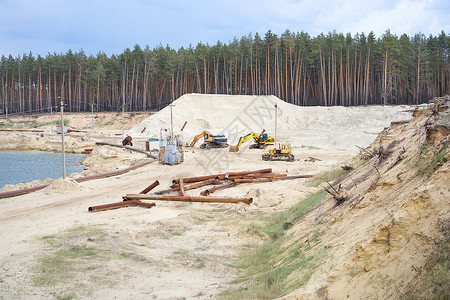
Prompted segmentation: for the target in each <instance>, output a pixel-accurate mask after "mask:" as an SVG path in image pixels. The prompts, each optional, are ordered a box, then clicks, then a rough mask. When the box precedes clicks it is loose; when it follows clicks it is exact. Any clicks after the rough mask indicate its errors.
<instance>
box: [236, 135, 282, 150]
mask: <svg viewBox="0 0 450 300" xmlns="http://www.w3.org/2000/svg"><path fill="white" fill-rule="evenodd" d="M265 131H266V130H263V131H262V132H261V134H257V133H255V132H251V133H249V134H247V135H244V136H241V137H240V138H239V141H238V143H237V145H236V146H230V149H229V151H230V152H238V151H239V148H240V147H241V145H242V144H243V143H245V142H246V141H248V140H250V139H252V138H253V139H254V140H255V143H254V144H252V145H250V147H249V148H250V149H264V148H266V147H267V146H269V145H273V142H274V138H273V137H269V136H268V135H267V133H264V132H265Z"/></svg>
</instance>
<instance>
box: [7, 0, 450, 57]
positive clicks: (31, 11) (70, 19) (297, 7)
mask: <svg viewBox="0 0 450 300" xmlns="http://www.w3.org/2000/svg"><path fill="white" fill-rule="evenodd" d="M449 3H450V2H449V1H448V0H390V1H388V0H379V1H378V0H371V1H366V0H360V1H358V0H346V1H333V0H324V1H323V0H302V1H296V0H270V1H269V0H223V1H214V0H184V1H183V0H126V1H119V0H109V1H104V0H71V1H66V0H59V1H58V0H0V12H1V14H0V56H1V55H5V56H8V55H10V54H11V55H13V56H14V57H16V56H18V55H22V54H24V53H29V52H30V51H31V52H32V53H33V54H34V55H35V56H36V55H37V54H40V55H42V56H46V55H47V54H48V53H55V52H56V53H66V52H67V51H68V50H69V49H71V50H72V51H74V52H76V51H80V50H81V49H83V50H84V51H85V53H86V54H87V55H96V54H97V53H98V52H99V51H102V52H105V53H106V54H107V55H111V54H120V53H122V52H123V50H124V49H126V48H130V49H132V48H133V46H134V45H135V44H139V45H140V46H141V47H143V48H144V47H145V46H146V45H148V46H149V47H150V48H154V47H155V46H157V45H159V44H162V45H163V46H166V45H169V46H170V47H171V48H174V49H179V48H180V47H182V46H184V47H188V46H189V44H192V45H193V46H195V45H197V43H198V42H202V43H205V44H206V43H208V44H210V45H214V44H216V43H217V41H221V42H222V43H229V42H230V41H231V40H233V38H234V37H237V38H240V37H242V36H243V35H248V34H249V33H251V34H255V33H256V32H258V33H259V34H260V35H261V36H264V34H265V33H266V32H267V31H268V30H269V29H270V30H272V32H273V33H275V34H278V35H279V34H281V33H282V32H284V31H285V30H286V29H289V30H290V31H292V32H300V31H305V32H307V33H309V34H310V35H311V36H316V35H318V34H320V33H322V32H323V33H328V32H330V31H333V30H336V31H337V32H338V33H344V34H345V33H348V32H350V33H351V34H352V35H354V34H355V33H357V32H365V33H366V34H367V33H369V32H370V31H373V32H374V33H375V35H376V36H377V37H379V36H380V35H382V34H383V33H384V32H385V31H386V29H390V30H391V33H394V34H397V35H401V34H403V33H406V34H408V35H414V34H415V33H419V32H420V33H423V34H425V35H427V36H428V35H429V34H433V35H438V34H439V33H440V32H441V30H444V31H445V33H446V34H449V33H450V21H449V19H450V18H449V16H450V4H449Z"/></svg>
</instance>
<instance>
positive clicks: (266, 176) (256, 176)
mask: <svg viewBox="0 0 450 300" xmlns="http://www.w3.org/2000/svg"><path fill="white" fill-rule="evenodd" d="M285 176H287V175H286V174H275V173H263V174H249V175H247V176H243V178H273V177H285Z"/></svg>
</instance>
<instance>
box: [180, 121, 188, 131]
mask: <svg viewBox="0 0 450 300" xmlns="http://www.w3.org/2000/svg"><path fill="white" fill-rule="evenodd" d="M186 124H187V121H184V124H183V127H181V130H180V131H183V129H184V127H185V126H186Z"/></svg>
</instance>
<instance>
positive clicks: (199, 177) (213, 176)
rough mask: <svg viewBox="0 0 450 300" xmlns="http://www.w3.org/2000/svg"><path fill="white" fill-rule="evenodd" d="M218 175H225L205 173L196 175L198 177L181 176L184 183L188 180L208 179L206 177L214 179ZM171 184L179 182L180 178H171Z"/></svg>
mask: <svg viewBox="0 0 450 300" xmlns="http://www.w3.org/2000/svg"><path fill="white" fill-rule="evenodd" d="M220 175H222V176H223V175H225V174H215V175H205V176H198V177H186V178H183V182H184V183H189V182H199V181H204V180H208V179H215V178H216V177H217V176H220ZM172 183H173V184H176V183H180V179H174V180H172Z"/></svg>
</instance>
